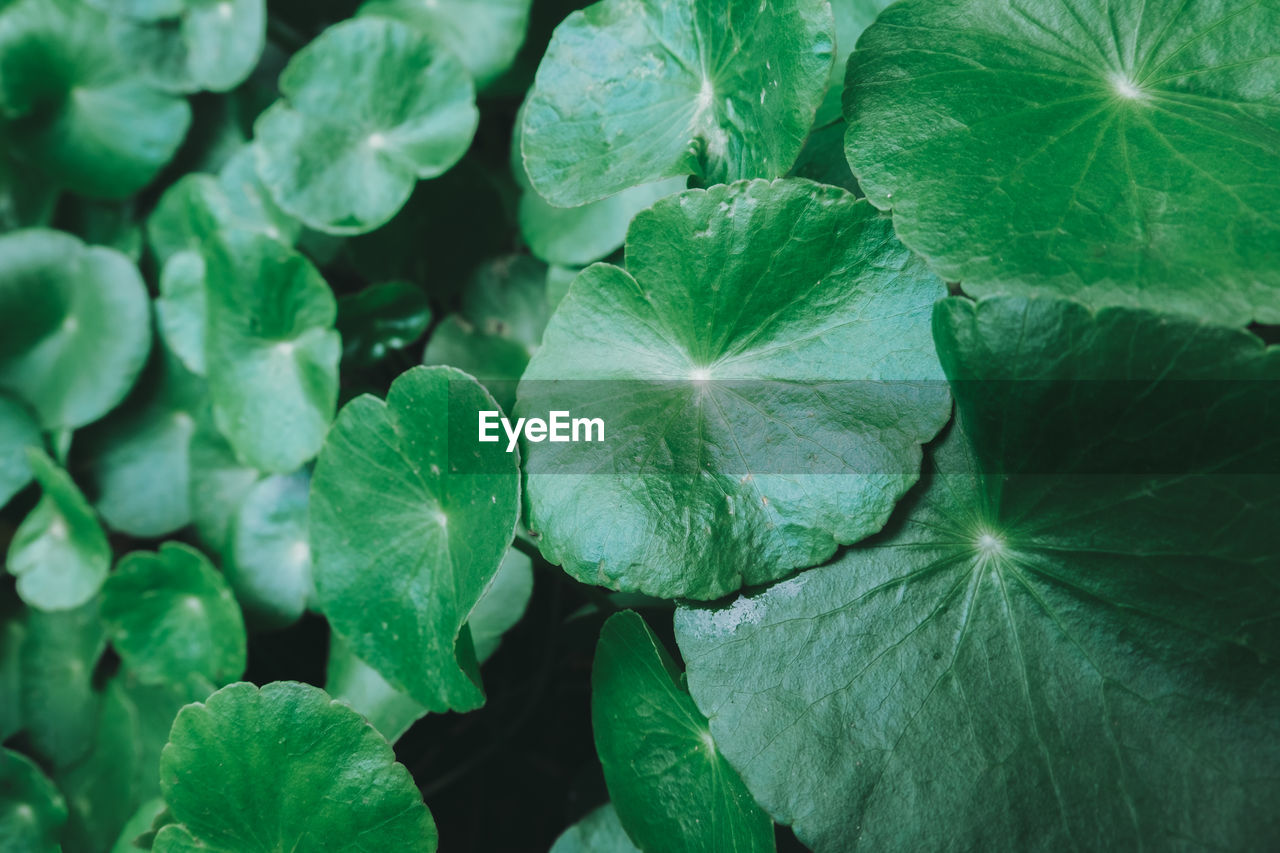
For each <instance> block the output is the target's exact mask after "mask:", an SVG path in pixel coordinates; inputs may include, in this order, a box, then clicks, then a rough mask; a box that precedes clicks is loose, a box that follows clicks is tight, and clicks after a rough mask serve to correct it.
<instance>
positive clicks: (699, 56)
mask: <svg viewBox="0 0 1280 853" xmlns="http://www.w3.org/2000/svg"><path fill="white" fill-rule="evenodd" d="M834 50H835V24H834V21H833V19H832V16H831V5H830V4H829V3H828V2H827V0H777V2H770V3H759V2H757V0H717V1H716V2H712V0H645V2H641V3H636V2H634V0H603V2H600V3H596V4H595V5H593V6H590V7H588V8H587V9H586V10H584V11H581V12H574V13H573V14H572V15H570V16H569V17H568V18H566V19H565V21H564V23H562V24H560V26H558V27H556V31H555V34H554V35H553V36H552V38H551V44H550V46H549V47H548V48H547V52H546V55H545V56H544V57H543V59H542V64H541V65H540V66H538V75H537V79H536V80H535V82H534V87H533V91H532V92H531V93H530V95H529V100H528V103H527V104H526V106H525V112H524V118H523V123H522V134H523V146H522V150H523V156H524V163H525V168H526V169H527V170H528V174H529V180H530V182H531V183H532V184H533V186H534V189H536V190H537V191H538V194H539V195H541V196H542V197H543V198H545V199H546V200H547V201H549V202H551V203H552V204H554V205H557V206H564V207H571V206H573V205H579V204H585V203H587V202H592V201H598V200H600V199H602V198H604V197H605V196H610V195H613V194H614V193H616V192H620V191H621V190H625V189H627V188H628V187H634V186H638V185H640V184H647V183H651V182H653V181H658V180H661V179H663V178H674V177H681V176H685V175H690V174H692V175H696V176H697V177H698V178H700V179H701V180H702V181H703V183H705V184H716V183H722V182H725V181H733V180H738V179H741V178H776V177H780V176H781V175H784V174H786V172H787V170H788V169H790V168H791V164H792V163H793V162H795V159H796V155H797V154H799V153H800V148H801V146H802V145H803V144H804V140H805V137H806V136H808V135H809V128H810V126H812V124H813V117H814V113H815V111H816V110H817V108H818V104H819V103H820V102H821V101H822V95H823V92H825V91H826V86H827V77H828V75H829V74H830V72H831V62H832V54H833V51H834Z"/></svg>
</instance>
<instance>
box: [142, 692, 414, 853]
mask: <svg viewBox="0 0 1280 853" xmlns="http://www.w3.org/2000/svg"><path fill="white" fill-rule="evenodd" d="M160 779H161V786H162V787H163V789H164V798H165V802H167V803H168V805H169V809H170V810H171V811H172V812H173V817H174V819H175V820H176V821H177V823H175V824H170V825H168V826H165V827H164V828H163V829H161V830H160V833H159V834H158V835H157V836H156V840H155V846H154V848H153V849H154V850H155V851H156V853H170V851H181V850H197V849H198V850H204V851H210V853H244V851H246V850H290V851H293V853H318V851H330V850H346V849H357V848H361V847H363V848H365V849H381V850H395V851H404V853H434V851H435V849H436V828H435V823H434V822H433V821H432V819H431V813H430V812H429V811H427V807H426V806H425V805H423V803H422V795H421V794H419V793H418V789H417V787H416V786H415V785H414V783H413V779H412V777H410V775H409V771H408V770H406V769H405V768H404V765H402V764H398V763H396V760H395V755H394V754H393V753H392V751H391V747H390V746H388V745H387V742H386V741H385V740H384V739H383V738H382V737H381V736H380V735H379V734H378V733H377V732H375V731H374V730H373V728H372V727H370V726H369V725H368V724H367V723H366V722H365V721H364V720H363V719H361V718H360V715H359V714H357V713H355V712H354V711H352V710H351V709H350V708H348V707H347V706H346V705H343V704H342V703H340V702H335V701H333V700H331V699H330V698H329V697H328V696H327V695H325V693H324V691H322V690H319V689H317V688H315V687H311V686H308V685H305V684H298V683H296V682H276V683H273V684H268V685H267V686H265V687H263V688H262V689H261V690H259V689H258V688H257V687H254V686H253V685H252V684H243V683H242V684H233V685H231V686H230V687H224V688H223V689H221V690H219V691H218V692H217V693H214V694H213V695H212V696H210V697H209V698H208V699H207V700H206V701H205V702H204V703H202V704H197V705H189V706H188V707H186V708H184V709H182V712H181V713H179V714H178V719H177V720H176V721H175V722H174V724H173V731H172V733H171V734H170V736H169V745H168V746H166V747H165V749H164V752H163V754H162V755H161V759H160ZM264 780H271V783H270V784H266V785H264V784H263V782H264Z"/></svg>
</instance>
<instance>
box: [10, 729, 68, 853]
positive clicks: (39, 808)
mask: <svg viewBox="0 0 1280 853" xmlns="http://www.w3.org/2000/svg"><path fill="white" fill-rule="evenodd" d="M66 822H67V803H66V800H64V799H63V798H62V794H60V793H58V789H57V788H55V787H54V786H53V783H52V782H50V781H49V779H48V778H47V777H46V776H45V775H44V773H42V772H41V771H40V768H39V767H37V766H36V765H35V763H34V762H32V761H31V760H30V759H29V758H27V757H25V756H23V755H20V754H18V753H16V752H10V751H9V750H7V749H0V848H3V849H4V850H7V851H9V853H59V851H61V850H62V847H61V846H60V845H59V843H58V840H59V837H60V835H61V832H62V826H63V824H65V823H66Z"/></svg>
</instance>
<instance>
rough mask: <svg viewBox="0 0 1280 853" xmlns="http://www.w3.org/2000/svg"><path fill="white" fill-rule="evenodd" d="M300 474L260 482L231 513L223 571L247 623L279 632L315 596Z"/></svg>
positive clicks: (306, 482)
mask: <svg viewBox="0 0 1280 853" xmlns="http://www.w3.org/2000/svg"><path fill="white" fill-rule="evenodd" d="M310 485H311V478H310V477H309V476H308V475H307V474H305V473H302V472H299V473H296V474H290V475H288V476H280V475H277V476H274V477H267V478H266V479H263V480H259V481H258V482H257V483H256V484H255V485H254V486H253V487H252V488H250V489H249V490H248V492H247V493H246V494H245V496H244V499H243V500H242V501H241V502H240V505H239V509H237V510H236V512H235V515H234V522H233V524H232V525H231V533H230V536H229V537H228V541H227V549H226V553H225V557H224V560H223V571H224V572H226V575H227V580H228V582H230V584H231V588H232V589H233V590H234V591H235V594H236V599H237V600H238V601H239V602H240V606H241V607H243V608H244V611H245V615H246V617H247V618H248V620H249V621H250V623H251V624H253V625H255V626H262V627H265V628H283V627H285V626H288V625H292V624H293V623H294V622H296V621H298V619H300V618H301V617H302V614H303V613H304V612H305V611H306V609H307V604H308V603H309V602H310V601H311V600H312V599H313V598H314V597H315V585H314V584H313V583H312V580H311V544H310V538H309V534H308V532H307V499H308V489H309V487H310Z"/></svg>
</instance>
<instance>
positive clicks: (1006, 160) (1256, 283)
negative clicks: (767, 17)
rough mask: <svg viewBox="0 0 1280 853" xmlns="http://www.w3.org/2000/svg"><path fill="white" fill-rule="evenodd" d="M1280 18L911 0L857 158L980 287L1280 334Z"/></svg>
mask: <svg viewBox="0 0 1280 853" xmlns="http://www.w3.org/2000/svg"><path fill="white" fill-rule="evenodd" d="M1276 32H1280V6H1277V5H1276V4H1275V3H1270V2H1265V3H1259V2H1251V0H1229V2H1222V3H1188V2H1183V0H1150V2H1146V3H1124V4H1113V5H1112V6H1109V7H1107V8H1106V10H1105V11H1104V10H1102V9H1099V8H1098V6H1097V5H1096V4H1095V3H1092V2H1089V0H1038V2H1030V3H1025V4H1005V3H988V2H984V0H945V2H932V0H928V2H920V0H909V2H903V3H899V4H895V5H894V6H893V7H892V8H891V9H888V10H886V11H885V13H884V14H883V15H881V16H880V18H879V19H878V20H877V22H876V23H875V24H874V25H872V26H871V27H870V28H869V29H868V30H867V31H866V33H864V34H863V37H862V40H861V41H860V42H859V49H858V50H857V51H856V52H855V53H854V54H853V57H852V60H851V61H850V63H849V76H848V81H849V88H848V90H847V92H846V95H845V112H846V115H847V116H848V119H849V130H848V138H847V148H848V155H849V160H850V163H851V164H852V166H853V171H854V174H855V175H857V178H858V182H859V184H860V185H861V186H862V188H863V190H864V191H865V192H866V194H867V198H868V199H870V200H871V202H872V203H873V204H875V205H876V206H878V207H880V208H882V209H884V210H892V211H893V216H894V226H895V228H896V230H897V233H898V236H899V237H901V239H902V241H903V242H904V243H906V244H907V245H908V246H910V247H911V248H912V249H914V250H916V251H917V252H919V253H920V254H922V255H923V256H924V257H925V258H926V259H927V260H928V261H929V264H930V266H931V267H932V268H933V269H934V270H935V271H937V272H938V274H939V275H942V276H944V277H945V278H948V279H954V280H959V281H960V282H962V283H963V285H964V287H965V289H966V290H967V291H969V292H971V293H973V294H979V295H988V294H995V293H1010V294H1037V293H1041V294H1056V295H1067V296H1074V297H1077V298H1079V299H1081V300H1082V301H1085V302H1086V303H1088V304H1090V305H1093V306H1102V305H1130V306H1142V307H1147V308H1152V309H1155V310H1167V311H1176V312H1186V313H1188V314H1191V315H1193V316H1196V317H1205V318H1213V319H1214V320H1217V321H1221V322H1224V323H1230V324H1241V325H1242V324H1244V323H1246V322H1248V321H1249V320H1250V319H1257V320H1260V321H1263V322H1280V206H1277V201H1276V199H1277V198H1280V64H1277V61H1276V57H1275V41H1274V39H1271V38H1266V37H1262V36H1260V34H1261V33H1276Z"/></svg>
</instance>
